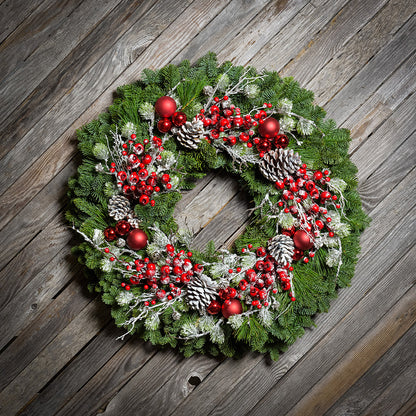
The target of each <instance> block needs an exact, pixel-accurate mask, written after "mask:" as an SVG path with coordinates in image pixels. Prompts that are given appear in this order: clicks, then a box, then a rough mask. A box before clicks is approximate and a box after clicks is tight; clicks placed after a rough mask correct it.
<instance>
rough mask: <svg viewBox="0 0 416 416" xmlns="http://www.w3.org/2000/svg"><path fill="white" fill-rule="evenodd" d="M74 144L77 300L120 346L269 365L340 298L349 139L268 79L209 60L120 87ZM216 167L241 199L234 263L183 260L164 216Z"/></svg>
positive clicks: (355, 205)
mask: <svg viewBox="0 0 416 416" xmlns="http://www.w3.org/2000/svg"><path fill="white" fill-rule="evenodd" d="M117 92H118V98H116V99H115V101H114V104H113V105H112V106H111V107H110V108H109V111H108V112H107V113H105V114H101V115H100V116H99V117H98V119H97V120H95V121H92V122H91V123H89V124H87V125H86V126H84V127H83V128H81V129H80V130H79V131H78V132H77V136H78V140H79V149H80V151H81V153H82V156H83V160H82V164H81V165H80V166H79V168H78V175H77V176H76V177H75V178H72V179H70V181H69V196H70V199H71V209H70V211H69V212H67V220H68V221H69V222H70V223H71V224H72V226H73V228H74V229H75V230H77V231H78V233H80V234H81V235H82V236H83V237H84V239H85V241H84V242H82V243H81V244H80V245H78V246H77V247H75V248H74V249H73V251H74V252H75V253H76V254H77V255H78V256H79V260H80V262H81V263H83V264H85V266H86V270H87V274H88V275H89V277H90V283H89V288H90V290H92V291H96V292H98V293H101V294H102V300H103V301H104V302H105V303H106V304H108V305H111V307H112V309H111V312H112V316H113V317H114V319H115V322H116V324H117V325H118V326H121V327H124V328H126V331H127V332H126V334H133V333H137V334H138V335H139V336H141V337H142V338H144V339H145V340H149V341H150V342H151V343H153V344H155V345H156V344H157V345H170V346H171V347H178V348H179V349H180V351H182V352H183V354H184V355H185V356H187V357H189V356H191V355H192V354H194V353H195V352H199V353H209V354H212V355H214V356H216V355H218V354H220V353H222V354H224V355H226V356H239V355H240V354H241V353H242V352H243V351H245V350H247V349H252V350H255V351H259V352H262V353H265V352H269V353H270V356H271V358H272V359H274V360H277V359H278V357H279V352H281V351H284V350H285V349H286V348H287V346H288V345H290V344H292V343H293V342H294V341H295V340H296V338H297V337H299V336H301V335H302V334H303V333H304V328H305V327H310V326H312V325H313V316H314V315H315V314H316V313H318V312H322V311H327V310H328V308H329V305H330V300H331V299H332V298H334V297H335V296H336V290H337V288H340V287H345V286H348V284H349V282H350V279H351V278H352V276H353V274H354V266H355V263H356V260H357V254H358V252H359V249H360V246H359V236H360V233H361V232H362V231H363V229H364V228H365V226H366V225H367V224H368V222H369V219H368V217H367V216H366V215H365V213H364V212H363V210H362V208H361V201H360V197H359V194H358V192H357V179H356V172H357V169H356V167H355V166H354V164H353V163H352V162H351V161H350V159H349V157H348V153H347V152H348V145H349V141H350V137H349V132H348V131H347V130H345V129H338V128H337V127H336V125H335V122H334V121H333V120H327V119H324V117H325V112H324V110H323V109H322V108H321V107H319V106H314V105H313V103H312V101H313V93H312V92H311V91H307V90H305V89H302V88H300V87H299V84H298V83H297V82H296V81H294V80H293V79H292V78H284V79H281V78H280V77H279V75H278V74H277V73H276V72H270V71H262V72H257V71H256V69H254V68H252V67H248V68H244V67H242V66H234V65H232V64H231V62H225V63H223V64H222V65H220V66H218V63H217V59H216V56H215V54H213V53H209V54H207V55H206V56H205V57H203V58H201V59H200V60H199V61H198V62H197V63H196V64H195V65H194V66H191V65H190V63H189V62H188V61H183V62H182V63H180V64H179V65H177V66H175V65H168V66H166V67H164V68H162V69H160V70H150V69H145V70H144V71H143V75H142V77H141V80H139V81H137V82H135V83H134V84H131V85H126V86H122V87H120V88H119V89H118V91H117ZM217 169H223V170H224V171H226V172H228V173H231V174H233V175H234V176H235V178H236V180H238V181H239V182H240V183H241V186H242V188H243V189H245V191H246V192H247V193H248V194H249V196H250V197H251V200H252V201H253V207H252V208H251V212H252V214H251V217H250V224H249V225H248V226H247V228H246V230H245V232H244V233H243V235H241V236H240V237H239V238H238V239H237V241H236V242H235V248H234V250H233V251H228V250H226V249H222V250H219V251H216V250H215V247H214V245H213V243H210V244H208V246H207V248H206V250H205V251H203V252H199V251H190V246H191V238H192V236H191V235H190V233H189V231H186V230H182V229H178V226H177V224H176V222H175V220H174V218H173V216H172V214H173V210H174V207H175V204H176V203H177V202H178V201H179V199H180V198H181V193H180V191H181V190H186V189H191V188H192V187H193V186H194V185H195V181H196V180H197V179H198V178H201V177H203V176H204V175H206V174H207V173H208V172H209V171H211V170H217Z"/></svg>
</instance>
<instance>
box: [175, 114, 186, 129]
mask: <svg viewBox="0 0 416 416" xmlns="http://www.w3.org/2000/svg"><path fill="white" fill-rule="evenodd" d="M172 122H173V124H174V125H175V126H176V127H180V126H183V125H184V124H185V123H186V114H185V113H184V112H182V111H177V112H175V113H173V116H172Z"/></svg>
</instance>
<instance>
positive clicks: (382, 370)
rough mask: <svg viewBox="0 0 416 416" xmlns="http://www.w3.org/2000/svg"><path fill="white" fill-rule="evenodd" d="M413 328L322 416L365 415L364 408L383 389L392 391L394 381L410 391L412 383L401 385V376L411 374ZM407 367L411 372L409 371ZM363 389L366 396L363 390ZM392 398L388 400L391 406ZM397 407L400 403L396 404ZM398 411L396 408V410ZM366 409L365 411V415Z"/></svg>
mask: <svg viewBox="0 0 416 416" xmlns="http://www.w3.org/2000/svg"><path fill="white" fill-rule="evenodd" d="M415 342H416V326H415V325H413V327H412V328H410V329H409V330H408V331H407V332H406V334H404V335H403V337H402V338H400V339H399V341H397V343H396V344H394V345H393V346H392V347H391V348H390V349H389V351H387V353H386V354H384V355H383V357H382V358H381V359H380V360H378V361H377V362H376V363H375V364H374V365H373V366H372V367H371V368H370V370H369V371H367V372H366V373H365V374H364V375H363V376H362V377H361V379H360V380H359V381H358V382H357V383H355V384H354V385H353V386H352V387H351V388H350V389H349V390H348V391H347V392H346V393H345V394H344V395H343V396H342V397H340V398H339V399H338V401H337V402H336V403H335V404H334V405H333V406H332V407H331V408H330V409H329V410H328V412H326V413H325V415H326V416H337V415H348V414H350V415H354V414H357V415H358V414H362V413H364V409H368V406H370V405H371V406H372V405H373V403H374V402H375V401H378V398H379V396H380V395H381V394H384V393H383V392H384V391H385V390H386V389H389V390H390V389H391V388H392V387H393V386H394V385H395V384H396V381H397V382H399V384H400V385H401V389H402V390H403V387H405V388H407V387H409V388H411V386H412V385H414V383H412V382H410V383H408V384H407V385H406V384H404V383H403V378H402V373H403V372H406V373H407V372H408V371H409V370H410V371H413V376H414V375H415V373H414V371H415V370H414V368H413V367H414V365H412V364H411V363H414V362H415V360H416V355H415V354H416V348H415V347H416V345H415ZM409 364H410V369H409ZM364 390H365V395H363V391H364ZM394 402H395V399H393V400H391V403H390V404H392V403H394ZM398 403H399V406H400V405H401V403H403V401H402V400H400V401H398ZM396 410H397V409H396ZM367 411H368V410H366V412H367Z"/></svg>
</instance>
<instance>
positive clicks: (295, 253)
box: [293, 248, 303, 261]
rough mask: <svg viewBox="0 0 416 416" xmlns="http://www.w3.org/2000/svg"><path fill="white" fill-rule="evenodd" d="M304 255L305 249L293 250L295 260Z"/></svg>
mask: <svg viewBox="0 0 416 416" xmlns="http://www.w3.org/2000/svg"><path fill="white" fill-rule="evenodd" d="M302 257H303V251H302V250H299V249H297V248H295V250H294V252H293V260H295V261H297V260H300V259H301V258H302Z"/></svg>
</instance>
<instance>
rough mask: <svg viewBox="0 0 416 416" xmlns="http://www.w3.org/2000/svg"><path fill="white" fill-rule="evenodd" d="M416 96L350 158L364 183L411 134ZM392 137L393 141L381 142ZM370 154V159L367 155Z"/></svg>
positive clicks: (399, 109) (402, 105)
mask: <svg viewBox="0 0 416 416" xmlns="http://www.w3.org/2000/svg"><path fill="white" fill-rule="evenodd" d="M415 105H416V94H412V95H411V96H410V97H409V98H408V99H407V100H406V101H404V102H403V103H402V104H401V105H400V107H398V108H397V110H396V111H395V112H394V113H393V114H392V115H391V116H390V117H389V118H388V119H387V120H386V122H385V124H383V127H384V126H385V127H384V128H383V127H382V128H379V129H378V130H376V132H375V133H374V134H372V135H371V136H370V138H369V139H368V140H367V141H365V142H364V143H363V144H362V145H361V147H360V149H359V151H357V152H355V153H354V154H353V155H352V156H351V160H352V161H353V162H354V163H355V164H356V165H357V166H359V167H360V169H359V171H358V179H359V181H360V182H362V183H363V182H364V181H365V180H367V179H368V178H369V176H370V175H371V173H372V172H373V171H374V169H375V168H376V167H377V166H380V165H381V164H382V163H383V162H384V161H385V160H386V159H388V158H389V157H390V156H391V154H392V153H393V152H394V151H395V150H396V149H397V148H398V147H399V146H400V145H401V144H402V143H403V142H404V141H405V140H406V139H407V138H408V137H409V136H410V135H411V134H412V133H413V131H414V126H415V121H416V115H415V111H414V108H415ZM385 137H394V140H385V139H384V140H383V138H385ZM370 154H371V158H369V157H368V155H370Z"/></svg>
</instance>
